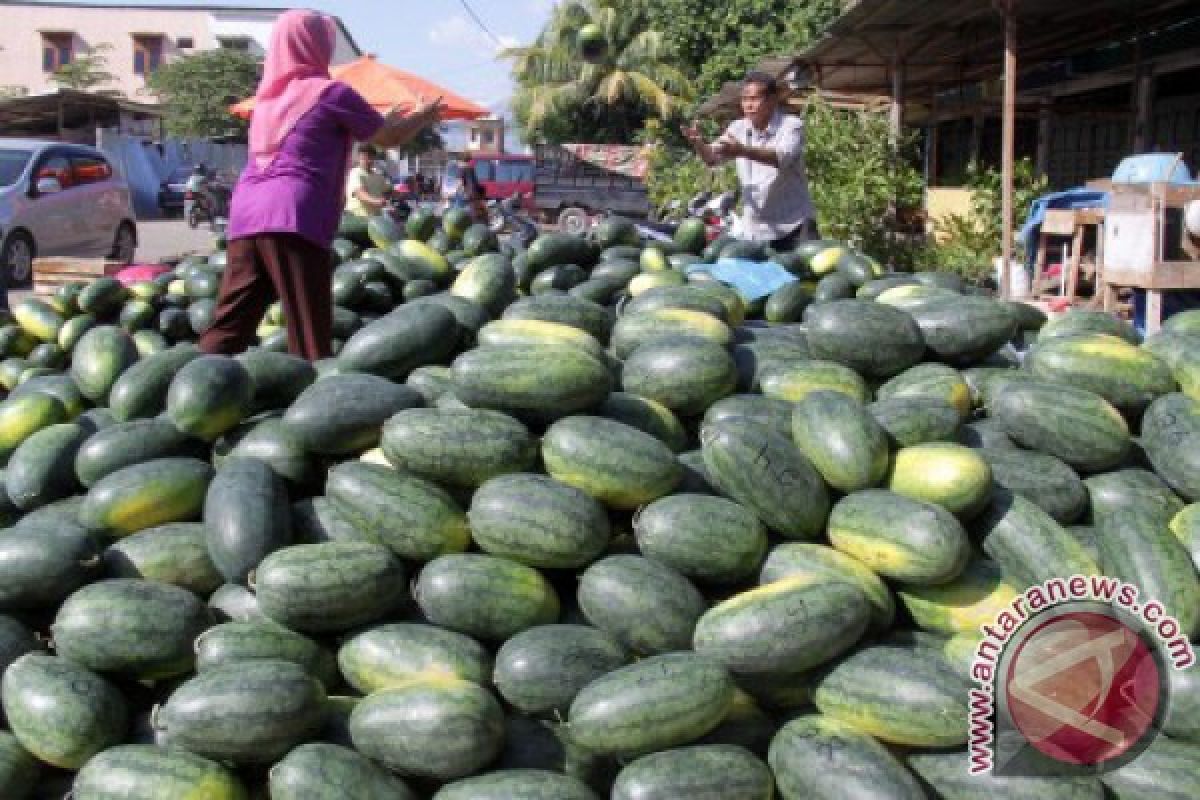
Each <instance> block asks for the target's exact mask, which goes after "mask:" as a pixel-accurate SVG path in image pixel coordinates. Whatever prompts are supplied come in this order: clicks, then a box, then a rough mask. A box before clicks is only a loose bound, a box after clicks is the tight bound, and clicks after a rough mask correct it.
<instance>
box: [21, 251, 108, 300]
mask: <svg viewBox="0 0 1200 800" xmlns="http://www.w3.org/2000/svg"><path fill="white" fill-rule="evenodd" d="M126 266H127V265H126V264H121V263H120V262H117V261H110V260H109V259H107V258H35V259H34V260H33V291H34V293H36V294H40V295H46V294H53V293H54V292H55V291H56V290H57V289H58V287H60V286H62V285H63V284H65V283H71V282H72V281H81V282H83V283H91V282H92V281H94V280H96V279H97V278H102V277H104V276H105V275H116V274H117V273H118V272H120V271H121V270H122V269H124V268H125V267H126Z"/></svg>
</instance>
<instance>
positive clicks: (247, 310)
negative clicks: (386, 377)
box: [199, 233, 333, 361]
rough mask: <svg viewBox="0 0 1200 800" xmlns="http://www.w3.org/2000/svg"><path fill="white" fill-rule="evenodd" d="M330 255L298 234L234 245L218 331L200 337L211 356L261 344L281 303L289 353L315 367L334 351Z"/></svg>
mask: <svg viewBox="0 0 1200 800" xmlns="http://www.w3.org/2000/svg"><path fill="white" fill-rule="evenodd" d="M332 272H333V259H332V257H331V255H330V252H329V251H328V250H326V249H325V248H323V247H319V246H317V245H315V244H313V243H312V242H310V241H308V240H307V239H305V238H304V237H302V236H299V235H297V234H294V233H263V234H259V235H257V236H248V237H246V238H242V239H234V240H233V241H231V242H229V247H228V251H227V263H226V266H225V276H224V277H223V278H222V279H221V292H220V294H219V295H218V297H217V309H216V314H215V318H214V320H213V324H212V327H210V328H209V329H208V330H206V331H205V332H204V334H203V335H202V336H201V337H200V342H199V347H200V350H201V351H203V352H205V353H213V354H218V353H220V354H225V355H233V354H235V353H240V352H242V351H243V350H245V349H246V348H247V347H249V346H250V345H252V344H254V342H255V330H256V329H257V327H258V324H259V322H260V321H261V320H262V316H263V314H264V313H265V312H266V310H267V307H268V306H269V305H270V304H271V303H272V301H274V300H275V298H276V297H278V298H279V300H280V302H281V303H282V304H283V313H284V315H285V316H286V317H287V338H288V351H289V352H291V353H292V354H293V355H297V356H302V357H303V358H307V359H308V360H309V361H316V360H318V359H321V358H328V357H329V356H330V354H331V352H332V347H333V296H332V291H331V288H330V278H331V276H332Z"/></svg>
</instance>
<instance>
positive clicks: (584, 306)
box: [502, 268, 612, 342]
mask: <svg viewBox="0 0 1200 800" xmlns="http://www.w3.org/2000/svg"><path fill="white" fill-rule="evenodd" d="M597 269H599V268H597ZM594 274H595V273H593V275H594ZM502 318H503V319H537V320H543V321H545V322H557V323H559V324H560V325H570V326H571V327H573V328H579V329H580V330H582V331H586V332H588V333H590V334H591V335H592V336H594V337H596V339H597V340H599V341H601V342H607V341H608V334H609V331H610V329H611V328H612V319H611V317H610V315H609V312H608V310H607V309H606V308H604V307H603V306H601V305H599V304H597V303H593V302H590V301H588V300H584V299H581V298H577V297H572V296H570V295H554V294H544V295H539V296H537V297H522V298H521V299H520V300H517V301H516V302H515V303H513V304H512V305H510V306H508V308H506V309H504V314H503V315H502Z"/></svg>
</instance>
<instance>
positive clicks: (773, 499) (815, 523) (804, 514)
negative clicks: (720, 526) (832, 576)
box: [700, 419, 830, 539]
mask: <svg viewBox="0 0 1200 800" xmlns="http://www.w3.org/2000/svg"><path fill="white" fill-rule="evenodd" d="M700 439H701V442H702V450H703V452H704V464H705V467H706V468H707V474H708V476H709V477H710V478H711V480H712V481H713V485H714V488H716V489H718V490H719V491H720V492H721V494H723V495H725V496H726V497H728V498H730V499H731V500H734V501H736V502H738V503H741V504H742V505H744V506H746V507H747V508H749V509H750V510H751V511H753V512H754V513H755V514H757V515H758V517H759V519H761V520H762V521H763V522H764V523H765V524H766V525H767V527H768V528H770V529H772V530H774V531H776V532H777V533H779V534H781V535H783V536H785V537H787V538H791V539H804V538H813V537H815V536H817V535H818V534H819V533H820V532H821V531H822V530H823V529H824V525H825V520H826V517H827V516H828V514H829V507H830V500H829V493H828V490H827V489H826V487H825V483H824V481H822V479H821V476H820V474H819V473H818V472H817V470H816V469H815V468H814V467H813V466H812V464H811V463H810V462H809V461H808V459H807V458H805V456H804V455H803V454H802V453H801V452H800V451H799V450H797V449H796V447H795V445H793V444H792V442H791V441H789V440H787V439H785V438H784V437H782V436H780V435H779V434H777V433H775V432H774V431H772V430H771V429H769V428H767V427H764V426H762V425H760V424H758V423H755V422H752V421H750V420H748V419H731V420H724V421H720V422H717V423H715V424H712V425H705V426H704V427H703V429H702V430H701V433H700Z"/></svg>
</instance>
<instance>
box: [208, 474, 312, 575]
mask: <svg viewBox="0 0 1200 800" xmlns="http://www.w3.org/2000/svg"><path fill="white" fill-rule="evenodd" d="M288 512H289V501H288V495H287V487H286V486H285V485H284V483H283V480H282V479H281V478H280V477H279V476H278V475H276V474H275V472H274V471H273V470H272V469H271V468H270V466H268V465H267V464H266V463H265V462H262V461H259V460H257V459H251V458H230V459H227V460H226V461H225V462H224V463H223V464H222V465H221V470H220V471H219V472H218V473H217V474H216V477H214V478H213V481H212V483H211V484H209V487H208V493H207V494H206V495H205V500H204V526H205V529H206V531H207V542H208V552H209V555H211V556H212V560H213V564H215V565H216V567H217V569H218V571H220V573H221V574H222V575H223V576H224V577H225V580H227V581H228V582H230V583H239V582H241V581H244V580H245V579H246V576H247V575H248V574H249V573H250V571H251V570H253V569H254V568H255V567H256V566H258V564H259V563H260V562H261V561H262V560H263V558H265V557H266V556H267V555H268V554H269V553H271V552H273V551H275V550H278V549H279V548H280V547H284V546H286V545H287V544H289V543H290V541H291V538H292V530H291V514H290V513H288Z"/></svg>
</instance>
